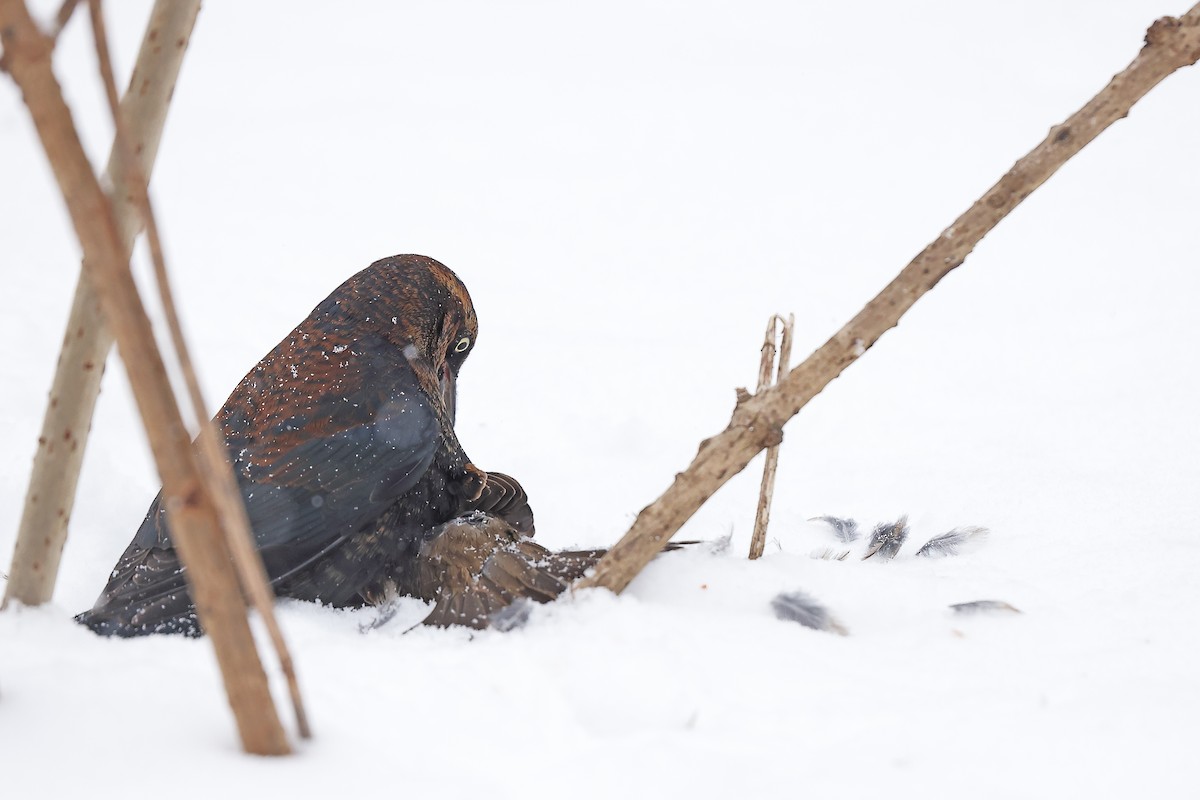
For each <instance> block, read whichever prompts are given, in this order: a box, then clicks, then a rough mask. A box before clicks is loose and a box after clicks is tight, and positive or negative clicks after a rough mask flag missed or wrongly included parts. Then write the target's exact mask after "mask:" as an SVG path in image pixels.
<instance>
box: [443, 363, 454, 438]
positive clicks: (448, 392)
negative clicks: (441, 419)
mask: <svg viewBox="0 0 1200 800" xmlns="http://www.w3.org/2000/svg"><path fill="white" fill-rule="evenodd" d="M439 384H440V388H441V390H442V402H443V403H444V404H445V406H446V416H447V417H449V418H450V422H451V424H453V423H454V401H455V387H454V373H452V372H451V371H450V365H449V364H442V375H441V380H440V381H439Z"/></svg>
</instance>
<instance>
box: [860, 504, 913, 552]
mask: <svg viewBox="0 0 1200 800" xmlns="http://www.w3.org/2000/svg"><path fill="white" fill-rule="evenodd" d="M907 538H908V516H907V515H905V516H903V517H901V518H900V519H898V520H896V521H895V522H881V523H879V524H878V525H876V526H875V530H874V531H872V532H871V540H870V541H869V542H868V543H867V552H865V553H863V560H864V561H865V560H866V559H868V558H870V557H871V556H876V555H877V556H879V557H880V558H881V559H883V560H884V561H891V560H892V559H893V558H895V557H896V554H897V553H899V552H900V548H901V546H903V544H904V541H905V539H907Z"/></svg>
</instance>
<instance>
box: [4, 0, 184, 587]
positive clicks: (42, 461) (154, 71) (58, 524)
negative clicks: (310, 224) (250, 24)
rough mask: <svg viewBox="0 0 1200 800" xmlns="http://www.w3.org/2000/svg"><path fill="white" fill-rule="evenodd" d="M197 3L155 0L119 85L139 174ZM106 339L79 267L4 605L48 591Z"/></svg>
mask: <svg viewBox="0 0 1200 800" xmlns="http://www.w3.org/2000/svg"><path fill="white" fill-rule="evenodd" d="M199 12H200V2H199V0H157V2H156V3H155V5H154V9H153V11H152V12H151V14H150V22H149V24H148V25H147V26H146V35H145V37H144V38H143V40H142V45H141V50H140V51H139V53H138V58H137V63H136V65H135V66H134V69H133V76H132V78H131V79H130V82H129V90H128V91H127V92H126V93H125V97H124V99H123V100H122V101H121V115H122V118H123V119H124V120H125V125H124V130H125V131H126V132H127V134H128V137H129V143H130V147H129V148H128V149H129V150H130V151H131V152H132V153H133V158H134V160H135V161H136V162H137V163H136V166H137V167H138V168H139V171H140V172H141V174H143V175H147V176H148V175H149V174H150V172H151V170H152V169H153V167H154V159H155V156H156V155H157V154H158V145H159V141H160V140H161V137H162V130H163V125H164V123H165V121H166V116H167V107H168V105H169V103H170V99H171V94H172V92H174V90H175V81H176V78H177V77H178V75H179V68H180V65H181V64H182V62H183V55H184V52H185V51H186V50H187V44H188V41H189V39H190V37H191V34H192V28H193V27H194V26H195V24H196V16H197V14H199ZM120 150H121V148H119V147H117V146H116V145H115V144H114V146H113V149H112V152H111V154H110V155H109V159H108V167H107V173H108V177H109V180H110V182H111V183H112V185H114V186H119V187H121V191H119V192H117V193H116V196H115V197H114V198H113V205H114V214H115V217H116V225H117V232H118V238H119V241H120V244H121V251H122V252H123V253H128V252H129V251H130V250H131V248H132V247H133V240H134V237H136V236H137V233H138V230H139V229H140V226H141V223H140V216H139V214H138V211H137V208H136V207H135V205H134V196H135V191H134V190H133V187H129V186H127V185H125V183H124V181H123V176H125V175H127V174H128V172H129V171H128V169H126V165H125V164H124V163H123V161H124V160H125V159H126V158H128V156H123V155H122V153H121V152H120ZM126 260H127V259H126ZM112 344H113V336H112V333H111V332H110V331H109V329H108V326H106V325H105V324H104V318H103V315H102V314H101V312H100V303H99V300H98V299H97V297H96V293H95V292H94V291H93V290H92V286H91V283H90V281H89V280H88V276H87V272H86V271H82V272H81V273H80V276H79V282H78V284H77V285H76V287H75V299H74V302H73V303H72V306H71V315H70V319H69V320H68V322H67V331H66V335H65V336H64V337H63V345H62V350H61V351H60V353H59V356H58V367H57V368H56V370H55V373H54V382H53V384H52V385H51V388H50V400H49V404H48V405H47V407H46V414H45V417H44V419H43V421H42V430H41V434H40V435H39V436H38V449H37V452H36V453H35V455H34V459H33V472H32V474H31V475H30V479H29V489H28V491H27V492H26V495H25V507H24V510H23V512H22V514H21V523H20V527H19V528H18V530H17V542H16V547H15V548H14V550H13V560H12V568H11V570H10V572H9V582H8V587H7V589H6V591H5V596H4V604H5V605H7V604H8V603H9V602H10V601H13V600H15V601H18V602H20V603H23V604H24V605H27V606H34V605H41V604H42V603H46V602H48V601H49V600H50V598H51V596H52V595H53V594H54V584H55V582H56V581H57V579H58V567H59V561H60V559H61V558H62V550H63V545H64V544H65V543H66V540H67V525H68V522H69V520H70V518H71V511H72V508H73V506H74V503H75V490H76V487H77V485H78V482H79V471H80V467H81V466H82V463H83V453H84V448H85V447H86V445H87V439H88V432H89V430H90V428H91V424H92V413H93V412H94V410H95V407H96V397H97V396H98V395H99V393H100V379H101V376H102V375H103V374H104V362H105V360H106V359H107V358H108V352H109V350H111V349H112Z"/></svg>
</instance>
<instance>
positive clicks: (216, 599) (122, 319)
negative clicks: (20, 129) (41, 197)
mask: <svg viewBox="0 0 1200 800" xmlns="http://www.w3.org/2000/svg"><path fill="white" fill-rule="evenodd" d="M0 43H2V44H3V47H4V55H3V63H4V66H5V67H6V68H7V70H8V71H9V73H10V74H11V75H12V78H13V80H14V81H15V82H16V83H17V85H18V86H20V88H21V91H22V94H23V96H24V99H25V103H26V105H28V106H29V111H30V116H31V117H32V119H33V122H34V126H35V127H36V129H37V132H38V137H39V139H40V140H41V143H42V147H43V148H44V149H45V151H46V156H47V159H48V161H49V162H50V166H51V168H52V170H53V172H54V177H55V179H56V181H57V182H58V185H59V190H60V191H61V192H62V196H63V199H64V200H65V201H66V205H67V210H68V212H69V213H70V217H71V222H72V224H73V225H74V227H75V232H76V235H77V236H78V238H79V241H80V244H81V245H82V248H83V254H84V259H83V261H84V268H85V269H86V270H87V271H88V273H89V275H90V277H91V283H92V286H93V287H94V288H95V290H96V294H97V296H98V297H99V300H100V303H101V305H102V307H103V309H104V316H105V318H106V320H107V321H108V323H109V324H110V325H111V326H112V329H113V333H114V334H115V336H116V340H117V343H118V347H119V349H120V353H121V358H122V361H123V362H124V365H125V369H126V372H127V373H128V375H129V383H130V385H131V387H132V389H133V393H134V398H135V400H136V401H137V405H138V409H139V411H140V412H141V415H142V421H143V423H144V424H145V428H146V433H147V436H148V437H149V439H150V447H151V450H152V451H153V452H154V458H155V462H156V463H157V465H158V470H159V475H160V477H161V478H162V483H163V505H164V507H165V508H166V510H167V515H168V518H169V520H170V523H171V531H172V541H173V543H174V545H175V547H176V550H177V551H178V553H179V557H180V561H181V562H182V564H184V565H185V572H184V574H185V576H186V578H187V580H188V584H189V589H190V591H191V595H192V597H193V599H194V600H195V601H196V612H197V615H198V616H199V618H200V622H201V624H202V625H203V626H204V629H205V630H206V631H207V632H208V634H209V639H210V641H211V642H212V644H213V649H214V650H215V651H216V656H217V661H218V664H219V666H220V668H221V675H222V677H223V678H224V681H225V689H226V693H227V694H228V696H229V703H230V706H231V707H232V709H233V712H234V717H235V719H236V720H237V725H238V730H239V733H240V734H241V738H242V745H243V747H244V748H245V749H246V750H247V751H248V752H251V753H258V754H263V755H281V754H285V753H287V752H289V751H290V747H289V745H288V742H287V737H286V736H285V734H284V732H283V728H282V726H281V725H280V724H279V717H278V714H277V713H276V710H275V705H274V703H273V701H272V699H271V694H270V691H269V687H268V685H267V678H266V674H265V673H264V672H263V669H262V664H261V662H260V661H259V658H258V652H257V650H256V649H255V645H254V638H253V636H252V635H251V632H250V626H249V623H248V621H247V619H246V607H245V604H244V603H243V601H242V594H241V591H240V589H239V587H238V581H237V576H236V575H235V574H234V571H233V569H232V568H231V565H230V560H231V556H230V553H229V548H228V546H227V544H226V541H225V539H224V537H223V534H222V532H221V527H220V520H219V518H218V514H217V511H216V509H215V507H214V504H213V496H214V492H213V491H212V490H211V489H210V488H209V487H208V486H206V485H205V482H204V475H203V472H202V471H201V469H200V467H199V464H198V462H197V457H196V454H195V451H194V450H193V449H192V446H191V441H190V439H189V436H188V433H187V428H186V427H185V426H184V423H183V418H182V416H181V415H180V412H179V407H178V406H177V405H176V403H175V398H174V394H173V393H172V391H171V385H170V382H169V380H168V378H167V373H166V368H165V366H164V364H163V361H162V357H161V355H160V354H159V352H158V348H157V345H156V343H155V340H154V332H153V330H152V328H151V325H150V320H149V318H148V317H147V316H146V312H145V309H144V308H143V307H142V303H141V299H140V297H139V296H138V293H137V288H136V286H135V285H134V282H133V276H132V274H131V273H130V271H129V263H128V250H127V249H126V248H124V247H123V246H122V241H121V237H120V234H119V232H118V230H117V223H116V219H115V217H114V211H113V206H112V204H111V203H110V201H109V198H108V197H107V196H106V195H105V194H104V191H103V190H102V189H101V188H100V183H99V181H98V180H97V179H96V175H95V173H94V172H93V171H92V168H91V165H90V164H89V163H88V160H87V156H86V154H85V153H84V151H83V146H82V144H81V143H80V141H79V135H78V133H77V131H76V129H75V125H74V122H73V120H72V117H71V112H70V109H69V108H68V107H67V105H66V103H65V102H64V100H63V97H62V90H61V89H60V87H59V85H58V81H57V80H56V79H55V77H54V73H53V71H52V69H51V53H52V51H53V41H52V40H51V39H49V38H48V37H46V36H44V35H43V34H42V33H41V32H40V31H39V30H38V29H37V26H36V25H35V24H34V22H33V20H32V19H31V18H30V16H29V10H28V9H27V8H26V6H25V3H24V2H23V0H0Z"/></svg>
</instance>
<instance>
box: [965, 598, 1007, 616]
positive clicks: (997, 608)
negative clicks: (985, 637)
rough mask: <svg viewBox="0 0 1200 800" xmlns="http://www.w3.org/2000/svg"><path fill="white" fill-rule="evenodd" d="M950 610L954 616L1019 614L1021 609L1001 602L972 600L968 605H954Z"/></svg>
mask: <svg viewBox="0 0 1200 800" xmlns="http://www.w3.org/2000/svg"><path fill="white" fill-rule="evenodd" d="M950 609H951V610H952V611H953V612H954V613H955V614H991V613H995V612H1004V613H1008V614H1020V613H1021V609H1019V608H1016V607H1014V606H1012V605H1009V604H1008V603H1006V602H1004V601H1003V600H973V601H971V602H970V603H954V604H953V605H951V606H950Z"/></svg>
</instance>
